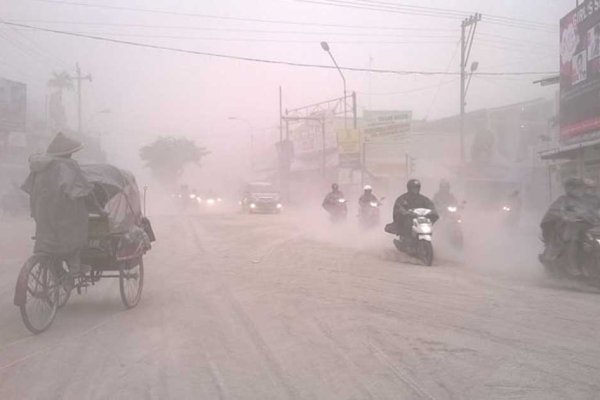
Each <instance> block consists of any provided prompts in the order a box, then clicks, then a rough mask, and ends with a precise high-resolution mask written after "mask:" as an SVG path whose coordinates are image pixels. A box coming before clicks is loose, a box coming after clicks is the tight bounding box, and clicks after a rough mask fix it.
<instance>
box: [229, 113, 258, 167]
mask: <svg viewBox="0 0 600 400" xmlns="http://www.w3.org/2000/svg"><path fill="white" fill-rule="evenodd" d="M227 119H228V120H230V121H242V122H244V123H246V124H248V130H249V131H250V169H251V170H252V171H254V134H253V131H254V128H253V127H252V124H251V123H250V121H248V120H247V119H244V118H238V117H229V118H227Z"/></svg>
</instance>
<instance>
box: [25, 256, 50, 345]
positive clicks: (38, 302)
mask: <svg viewBox="0 0 600 400" xmlns="http://www.w3.org/2000/svg"><path fill="white" fill-rule="evenodd" d="M52 262H53V261H52V260H50V259H48V258H45V257H36V256H33V257H31V258H30V259H29V260H27V262H26V263H25V265H24V266H23V271H22V273H25V274H27V288H26V290H27V293H26V297H25V302H24V303H23V304H21V305H20V306H19V309H20V311H21V318H22V319H23V322H24V323H25V326H26V327H27V329H29V330H30V331H31V332H32V333H35V334H38V333H42V332H44V331H45V330H46V329H48V328H49V327H50V325H51V324H52V322H53V321H54V317H55V316H56V311H57V309H58V302H59V294H58V292H59V286H60V284H59V280H58V279H57V277H56V274H55V272H54V270H53V268H52Z"/></svg>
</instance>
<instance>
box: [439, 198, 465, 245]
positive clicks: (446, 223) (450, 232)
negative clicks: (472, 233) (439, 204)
mask: <svg viewBox="0 0 600 400" xmlns="http://www.w3.org/2000/svg"><path fill="white" fill-rule="evenodd" d="M461 208H462V207H459V206H457V205H450V206H448V207H446V211H445V212H444V213H442V214H441V221H440V222H441V223H442V226H443V229H444V231H445V234H446V236H447V237H448V240H449V242H450V244H451V245H452V246H454V247H455V248H457V249H462V248H463V246H464V235H463V230H462V223H463V219H462V215H461V213H460V210H461Z"/></svg>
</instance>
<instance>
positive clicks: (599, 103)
mask: <svg viewBox="0 0 600 400" xmlns="http://www.w3.org/2000/svg"><path fill="white" fill-rule="evenodd" d="M559 123H560V139H561V141H563V142H568V143H570V142H579V141H583V140H586V139H589V138H591V137H595V136H598V135H599V134H600V0H586V1H584V2H582V3H581V4H580V5H579V6H578V7H577V8H575V9H574V10H573V11H571V12H570V13H569V14H567V15H566V16H565V17H563V18H562V19H561V21H560V120H559Z"/></svg>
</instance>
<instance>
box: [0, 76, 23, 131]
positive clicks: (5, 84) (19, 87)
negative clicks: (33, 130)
mask: <svg viewBox="0 0 600 400" xmlns="http://www.w3.org/2000/svg"><path fill="white" fill-rule="evenodd" d="M26 114H27V86H26V85H25V84H24V83H21V82H15V81H11V80H8V79H4V78H0V131H4V132H8V131H24V130H25V120H26Z"/></svg>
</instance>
